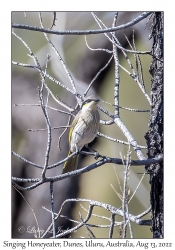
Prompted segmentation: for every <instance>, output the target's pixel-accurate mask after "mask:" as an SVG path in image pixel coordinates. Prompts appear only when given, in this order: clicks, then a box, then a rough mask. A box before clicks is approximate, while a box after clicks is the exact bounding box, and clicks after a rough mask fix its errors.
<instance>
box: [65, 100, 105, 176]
mask: <svg viewBox="0 0 175 250" xmlns="http://www.w3.org/2000/svg"><path fill="white" fill-rule="evenodd" d="M97 102H99V99H98V98H96V97H95V96H89V97H87V98H86V99H85V100H84V102H83V104H82V108H81V110H80V111H79V112H78V113H77V115H76V116H75V118H74V120H73V122H72V125H71V127H70V132H69V148H70V150H69V153H68V155H70V154H72V153H73V152H77V150H81V149H82V148H83V146H84V145H86V144H88V143H90V142H91V141H93V140H94V139H95V137H96V135H97V132H98V129H99V124H100V115H99V112H98V109H97ZM77 164H78V155H75V156H73V157H71V158H70V159H68V160H67V161H66V162H65V164H64V167H63V171H62V174H64V173H67V172H70V171H73V170H75V169H76V168H77Z"/></svg>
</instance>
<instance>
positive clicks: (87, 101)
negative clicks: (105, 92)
mask: <svg viewBox="0 0 175 250" xmlns="http://www.w3.org/2000/svg"><path fill="white" fill-rule="evenodd" d="M89 102H91V100H86V101H84V103H83V104H86V103H89Z"/></svg>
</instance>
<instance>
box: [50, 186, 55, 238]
mask: <svg viewBox="0 0 175 250" xmlns="http://www.w3.org/2000/svg"><path fill="white" fill-rule="evenodd" d="M50 199H51V212H52V228H53V238H55V235H56V232H55V216H54V193H53V182H52V181H51V182H50Z"/></svg>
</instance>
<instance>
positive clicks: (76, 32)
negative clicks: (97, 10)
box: [12, 12, 152, 35]
mask: <svg viewBox="0 0 175 250" xmlns="http://www.w3.org/2000/svg"><path fill="white" fill-rule="evenodd" d="M151 14H152V12H143V13H142V14H141V15H140V16H138V17H137V18H135V19H133V20H132V21H130V22H128V23H126V24H122V25H120V26H117V27H115V28H109V29H103V30H101V29H100V30H86V31H85V30H63V31H55V30H50V29H44V28H40V27H36V26H29V25H24V24H17V23H12V28H17V29H26V30H33V31H39V32H45V33H50V34H56V35H91V34H100V33H108V32H113V31H117V30H123V29H126V28H128V27H131V26H133V25H135V24H137V23H139V22H140V21H141V20H143V19H145V18H146V17H148V16H149V15H151Z"/></svg>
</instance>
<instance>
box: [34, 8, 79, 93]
mask: <svg viewBox="0 0 175 250" xmlns="http://www.w3.org/2000/svg"><path fill="white" fill-rule="evenodd" d="M39 20H40V24H41V27H42V28H43V23H42V16H41V13H40V12H39ZM44 36H45V38H46V40H47V42H48V43H49V44H50V46H51V47H52V49H53V50H54V51H55V53H56V55H57V56H58V58H59V60H60V62H61V63H62V65H63V68H64V70H65V72H66V74H67V75H68V78H69V80H70V82H71V85H72V88H73V91H74V93H75V94H76V93H77V90H76V87H75V83H74V80H73V77H72V76H71V74H70V72H69V70H68V68H67V66H66V64H65V62H64V61H63V58H62V57H61V55H60V53H59V52H58V50H57V49H56V48H55V46H54V44H53V43H52V42H51V40H50V39H49V38H48V36H47V35H46V33H44Z"/></svg>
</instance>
